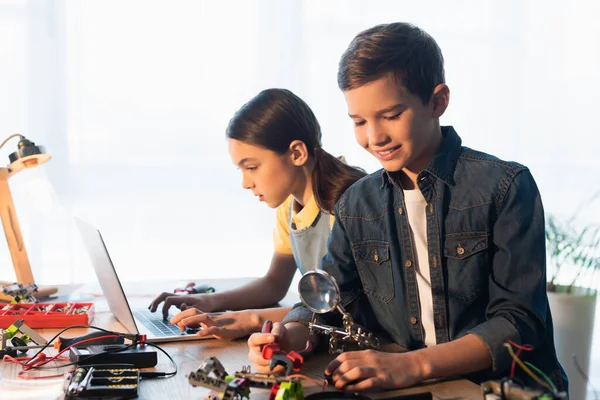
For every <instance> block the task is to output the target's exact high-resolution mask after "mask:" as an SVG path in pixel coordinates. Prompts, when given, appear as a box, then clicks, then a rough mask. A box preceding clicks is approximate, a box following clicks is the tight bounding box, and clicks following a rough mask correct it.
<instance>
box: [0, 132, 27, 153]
mask: <svg viewBox="0 0 600 400" xmlns="http://www.w3.org/2000/svg"><path fill="white" fill-rule="evenodd" d="M14 137H19V138H21V139H23V138H24V136H23V135H21V134H20V133H15V134H12V135H10V136H9V137H7V138H6V139H4V142H2V144H0V149H1V148H3V147H4V145H5V144H6V143H7V142H8V141H9V140H10V139H12V138H14Z"/></svg>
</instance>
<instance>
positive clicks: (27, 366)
mask: <svg viewBox="0 0 600 400" xmlns="http://www.w3.org/2000/svg"><path fill="white" fill-rule="evenodd" d="M118 337H121V336H120V335H105V336H97V337H94V338H90V339H84V340H80V341H79V342H75V343H73V344H72V345H70V346H67V347H65V348H64V349H62V350H61V351H59V352H58V354H57V355H55V356H54V357H51V358H49V359H47V360H45V361H44V362H42V363H39V364H36V365H35V366H30V365H26V367H25V370H29V369H31V368H35V367H41V366H43V365H46V364H48V363H49V362H52V361H54V360H56V359H57V358H58V357H59V356H60V355H61V354H62V353H64V352H65V351H67V350H69V349H70V348H71V347H74V346H78V345H80V344H82V343H86V342H91V341H94V340H100V339H112V338H118Z"/></svg>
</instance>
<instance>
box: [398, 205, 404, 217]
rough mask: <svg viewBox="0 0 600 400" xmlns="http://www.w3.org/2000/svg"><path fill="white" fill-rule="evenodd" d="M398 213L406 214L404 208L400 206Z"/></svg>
mask: <svg viewBox="0 0 600 400" xmlns="http://www.w3.org/2000/svg"><path fill="white" fill-rule="evenodd" d="M398 214H400V215H402V214H404V208H402V207H400V208H399V209H398Z"/></svg>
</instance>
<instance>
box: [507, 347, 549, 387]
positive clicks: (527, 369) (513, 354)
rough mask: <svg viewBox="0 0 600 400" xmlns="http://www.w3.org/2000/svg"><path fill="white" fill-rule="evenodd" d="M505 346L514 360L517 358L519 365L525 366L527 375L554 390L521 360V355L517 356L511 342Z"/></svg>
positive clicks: (524, 369)
mask: <svg viewBox="0 0 600 400" xmlns="http://www.w3.org/2000/svg"><path fill="white" fill-rule="evenodd" d="M504 347H506V348H507V349H508V353H509V354H510V356H511V357H512V358H513V360H515V361H516V362H517V364H519V366H520V367H521V368H523V371H525V372H526V373H527V375H529V376H530V377H531V378H532V379H533V380H534V381H536V382H537V383H538V384H540V385H541V386H543V387H545V388H546V389H549V390H552V387H551V386H550V385H548V384H547V383H546V382H544V381H543V380H541V379H540V378H539V377H538V376H537V375H535V374H534V373H533V372H532V371H531V370H530V369H529V367H527V365H525V364H524V363H523V361H521V359H520V358H519V357H517V355H516V354H515V352H514V351H513V348H512V346H511V345H510V344H508V343H504Z"/></svg>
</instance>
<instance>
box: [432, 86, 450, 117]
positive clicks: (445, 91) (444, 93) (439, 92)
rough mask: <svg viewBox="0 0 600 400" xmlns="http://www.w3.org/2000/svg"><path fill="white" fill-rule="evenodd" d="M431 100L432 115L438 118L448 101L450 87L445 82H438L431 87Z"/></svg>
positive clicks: (446, 106)
mask: <svg viewBox="0 0 600 400" xmlns="http://www.w3.org/2000/svg"><path fill="white" fill-rule="evenodd" d="M431 101H432V102H433V110H432V111H433V117H434V118H439V117H441V116H442V114H444V112H445V111H446V108H448V103H450V88H449V87H448V85H446V84H445V83H440V84H439V85H437V86H436V87H435V88H434V89H433V95H432V96H431Z"/></svg>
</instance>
